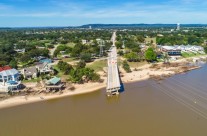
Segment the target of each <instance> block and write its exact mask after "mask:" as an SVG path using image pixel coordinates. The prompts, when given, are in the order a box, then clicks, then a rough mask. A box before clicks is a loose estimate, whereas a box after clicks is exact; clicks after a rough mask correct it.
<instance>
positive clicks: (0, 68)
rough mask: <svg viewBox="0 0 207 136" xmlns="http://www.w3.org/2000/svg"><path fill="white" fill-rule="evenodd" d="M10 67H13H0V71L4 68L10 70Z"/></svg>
mask: <svg viewBox="0 0 207 136" xmlns="http://www.w3.org/2000/svg"><path fill="white" fill-rule="evenodd" d="M9 69H12V68H11V67H10V66H4V67H0V72H1V71H4V70H9Z"/></svg>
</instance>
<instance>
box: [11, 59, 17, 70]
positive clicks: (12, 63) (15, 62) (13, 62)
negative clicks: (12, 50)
mask: <svg viewBox="0 0 207 136" xmlns="http://www.w3.org/2000/svg"><path fill="white" fill-rule="evenodd" d="M9 66H11V67H12V68H17V61H16V60H14V59H13V60H11V61H10V62H9Z"/></svg>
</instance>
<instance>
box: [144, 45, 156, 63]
mask: <svg viewBox="0 0 207 136" xmlns="http://www.w3.org/2000/svg"><path fill="white" fill-rule="evenodd" d="M145 59H146V60H147V61H148V62H152V61H155V60H157V54H156V53H155V51H154V50H153V48H148V49H147V51H146V52H145Z"/></svg>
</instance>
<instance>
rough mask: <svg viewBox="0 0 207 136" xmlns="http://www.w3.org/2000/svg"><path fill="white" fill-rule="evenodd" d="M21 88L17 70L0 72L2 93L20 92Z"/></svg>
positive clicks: (0, 89)
mask: <svg viewBox="0 0 207 136" xmlns="http://www.w3.org/2000/svg"><path fill="white" fill-rule="evenodd" d="M20 87H21V81H20V74H19V71H17V70H16V69H9V70H3V71H1V72H0V92H8V91H13V90H16V89H17V90H18V89H20Z"/></svg>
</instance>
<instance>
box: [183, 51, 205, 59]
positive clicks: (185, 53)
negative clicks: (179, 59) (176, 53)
mask: <svg viewBox="0 0 207 136" xmlns="http://www.w3.org/2000/svg"><path fill="white" fill-rule="evenodd" d="M202 55H203V54H199V53H193V52H183V53H182V56H183V57H184V58H189V57H195V56H202Z"/></svg>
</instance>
